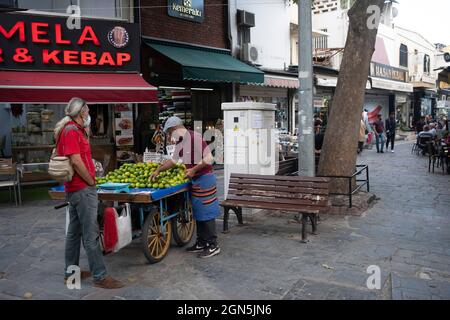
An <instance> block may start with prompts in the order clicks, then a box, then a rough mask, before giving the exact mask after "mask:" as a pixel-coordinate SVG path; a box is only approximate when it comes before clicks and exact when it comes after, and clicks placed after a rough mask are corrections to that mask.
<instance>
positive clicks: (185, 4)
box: [167, 0, 204, 23]
mask: <svg viewBox="0 0 450 320" xmlns="http://www.w3.org/2000/svg"><path fill="white" fill-rule="evenodd" d="M167 2H168V5H167V10H168V13H169V16H171V17H175V18H179V19H184V20H189V21H194V22H199V23H202V22H203V19H204V0H168V1H167Z"/></svg>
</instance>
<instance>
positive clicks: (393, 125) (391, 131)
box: [386, 112, 397, 153]
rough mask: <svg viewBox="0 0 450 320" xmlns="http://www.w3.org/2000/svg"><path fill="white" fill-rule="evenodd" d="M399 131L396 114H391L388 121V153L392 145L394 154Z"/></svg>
mask: <svg viewBox="0 0 450 320" xmlns="http://www.w3.org/2000/svg"><path fill="white" fill-rule="evenodd" d="M396 131H397V122H396V121H395V112H391V114H390V115H389V119H386V151H387V150H388V149H389V142H390V143H391V152H392V153H394V144H395V135H396Z"/></svg>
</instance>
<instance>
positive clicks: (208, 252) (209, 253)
mask: <svg viewBox="0 0 450 320" xmlns="http://www.w3.org/2000/svg"><path fill="white" fill-rule="evenodd" d="M219 253H220V248H219V246H214V245H211V246H208V247H206V248H205V250H203V252H202V253H199V254H198V257H199V258H210V257H213V256H215V255H217V254H219Z"/></svg>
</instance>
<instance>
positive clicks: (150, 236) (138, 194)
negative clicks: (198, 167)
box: [49, 182, 195, 263]
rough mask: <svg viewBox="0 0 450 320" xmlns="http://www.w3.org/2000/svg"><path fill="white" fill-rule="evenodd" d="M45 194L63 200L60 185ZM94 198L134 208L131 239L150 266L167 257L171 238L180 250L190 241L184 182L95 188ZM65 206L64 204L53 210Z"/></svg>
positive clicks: (190, 221) (191, 220) (191, 226)
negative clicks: (164, 185)
mask: <svg viewBox="0 0 450 320" xmlns="http://www.w3.org/2000/svg"><path fill="white" fill-rule="evenodd" d="M49 194H50V197H51V198H52V199H54V200H62V201H64V200H66V195H65V192H64V187H63V186H59V187H55V188H52V189H50V190H49ZM98 199H99V201H100V202H110V201H113V202H115V203H129V204H131V205H133V206H134V207H138V210H137V211H138V217H135V220H138V223H137V225H138V227H139V230H134V231H135V232H134V234H133V238H137V237H140V238H141V241H142V249H143V252H144V255H145V257H146V258H147V260H148V261H149V262H150V263H157V262H159V261H161V260H162V259H163V258H164V257H165V256H166V255H167V252H168V250H169V247H170V244H171V239H172V238H173V240H174V241H175V243H176V244H177V245H178V246H180V247H181V246H184V245H186V244H188V243H189V242H190V240H191V238H192V235H193V233H194V228H195V221H194V218H193V214H192V207H191V204H190V198H189V183H188V182H185V183H182V184H179V185H176V186H170V187H168V188H164V189H155V188H131V189H130V188H129V186H126V187H125V188H123V189H121V190H105V189H101V188H99V189H98ZM65 206H67V203H65V204H63V205H60V206H57V207H55V209H58V208H62V207H65Z"/></svg>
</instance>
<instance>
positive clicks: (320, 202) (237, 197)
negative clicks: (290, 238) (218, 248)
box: [220, 173, 330, 242]
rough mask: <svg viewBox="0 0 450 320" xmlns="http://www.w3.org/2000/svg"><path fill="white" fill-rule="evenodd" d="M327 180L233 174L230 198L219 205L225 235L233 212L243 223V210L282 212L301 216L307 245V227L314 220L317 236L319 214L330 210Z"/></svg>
mask: <svg viewBox="0 0 450 320" xmlns="http://www.w3.org/2000/svg"><path fill="white" fill-rule="evenodd" d="M329 183H330V180H329V179H328V178H308V177H284V176H262V175H249V174H236V173H232V174H231V177H230V182H229V186H228V195H227V197H226V199H225V200H224V201H221V202H220V205H221V206H222V207H223V208H224V216H223V232H224V233H227V232H229V230H228V218H229V213H230V210H232V211H233V212H234V213H235V214H236V217H237V219H238V223H239V224H241V225H242V224H243V219H242V208H253V209H267V210H281V211H287V212H296V213H301V214H302V242H307V241H308V237H307V234H306V224H307V222H308V218H309V219H310V220H311V224H312V232H313V234H317V220H318V215H319V213H322V212H326V211H327V210H328V208H329V206H328V198H329V193H330V192H329Z"/></svg>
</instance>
